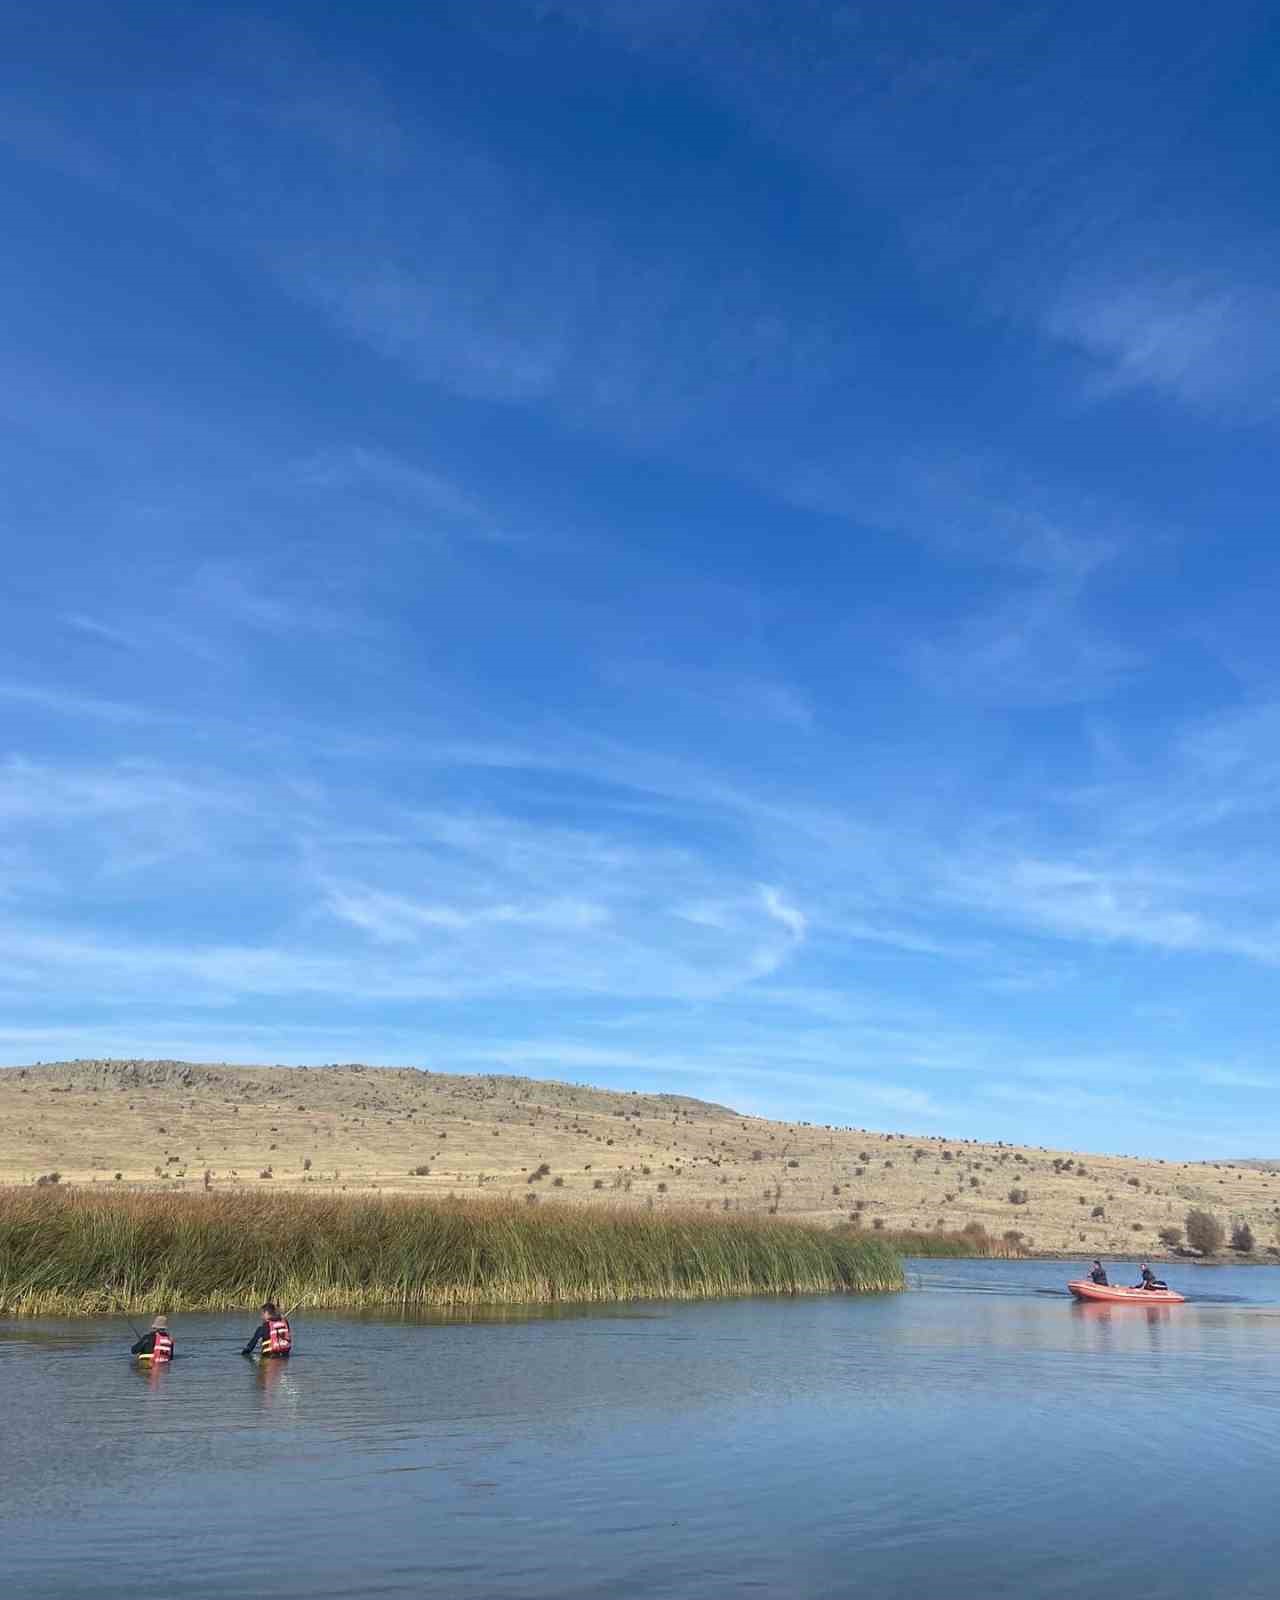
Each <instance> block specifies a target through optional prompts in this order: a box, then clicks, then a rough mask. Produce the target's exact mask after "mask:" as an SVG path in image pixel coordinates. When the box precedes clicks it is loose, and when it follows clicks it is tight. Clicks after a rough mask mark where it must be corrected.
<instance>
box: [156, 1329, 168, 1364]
mask: <svg viewBox="0 0 1280 1600" xmlns="http://www.w3.org/2000/svg"><path fill="white" fill-rule="evenodd" d="M151 1359H152V1360H153V1361H172V1360H173V1335H172V1334H171V1333H170V1332H169V1331H168V1330H167V1329H165V1328H157V1329H156V1330H155V1343H154V1344H153V1345H152V1346H151Z"/></svg>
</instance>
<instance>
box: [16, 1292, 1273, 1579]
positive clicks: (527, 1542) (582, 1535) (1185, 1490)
mask: <svg viewBox="0 0 1280 1600" xmlns="http://www.w3.org/2000/svg"><path fill="white" fill-rule="evenodd" d="M1067 1275H1068V1272H1067V1269H1066V1268H1064V1267H1062V1266H1059V1265H1057V1264H1054V1263H1026V1262H1023V1263H994V1262H945V1263H933V1264H928V1263H921V1264H918V1265H916V1266H913V1268H912V1281H913V1284H915V1285H916V1286H917V1287H916V1289H915V1292H913V1293H911V1294H906V1295H896V1296H886V1297H883V1298H876V1299H835V1298H832V1299H813V1300H796V1301H784V1302H777V1301H763V1300H756V1301H733V1302H729V1303H726V1304H714V1305H667V1304H661V1305H648V1306H643V1307H628V1308H625V1309H621V1310H610V1311H592V1312H587V1313H577V1314H571V1315H561V1316H554V1317H530V1318H505V1319H490V1320H480V1319H473V1320H466V1319H455V1320H449V1321H441V1320H435V1321H424V1322H404V1321H399V1320H391V1319H385V1318H384V1319H378V1320H370V1321H356V1320H353V1319H351V1318H347V1317H337V1316H332V1317H320V1316H315V1317H301V1316H300V1317H299V1318H298V1319H297V1324H296V1330H295V1331H296V1334H297V1339H298V1346H299V1353H298V1354H297V1356H295V1358H294V1360H293V1361H292V1362H291V1363H289V1364H287V1365H283V1364H282V1365H277V1366H274V1367H273V1366H271V1365H269V1364H268V1365H263V1366H255V1365H253V1364H251V1363H250V1362H247V1361H244V1360H243V1359H242V1358H241V1357H240V1356H239V1354H238V1353H237V1352H238V1350H239V1346H240V1345H241V1343H242V1342H243V1341H244V1339H245V1338H246V1336H247V1334H248V1332H249V1331H250V1327H251V1324H252V1318H240V1319H236V1320H233V1319H228V1318H226V1317H180V1318H176V1319H174V1320H175V1332H176V1335H177V1338H178V1349H179V1352H180V1357H181V1359H179V1360H178V1361H176V1362H175V1363H174V1365H173V1366H172V1367H171V1368H170V1369H168V1370H161V1371H160V1372H157V1373H155V1374H147V1373H141V1372H138V1371H137V1370H135V1368H134V1367H133V1366H132V1365H131V1364H130V1363H129V1361H128V1360H127V1359H125V1356H124V1352H125V1351H126V1350H127V1348H128V1344H129V1337H130V1336H129V1335H128V1332H127V1330H124V1329H123V1327H122V1324H121V1323H119V1322H92V1323H85V1322H53V1321H45V1322H38V1323H29V1322H23V1323H0V1566H3V1568H4V1573H5V1584H4V1588H5V1592H6V1593H7V1594H11V1595H13V1596H15V1597H19V1596H20V1597H23V1600H26V1597H33V1600H34V1597H50V1600H52V1597H55V1596H56V1597H58V1600H74V1597H77V1596H87V1595H92V1596H95V1597H109V1596H115V1595H120V1596H124V1595H128V1596H130V1597H133V1600H152V1597H155V1600H160V1597H163V1600H203V1597H213V1596H218V1597H221V1596H229V1595H237V1596H241V1595H247V1594H252V1593H255V1592H270V1593H271V1594H272V1595H273V1596H276V1597H279V1600H301V1597H303V1596H306V1597H308V1600H321V1597H326V1596H343V1597H346V1596H352V1597H364V1596H378V1597H386V1600H399V1597H402V1596H404V1597H408V1596H421V1595H440V1596H450V1597H456V1600H470V1597H481V1596H483V1597H486V1600H487V1597H494V1600H498V1597H501V1600H506V1597H512V1600H525V1597H529V1600H552V1597H555V1600H565V1597H571V1596H606V1595H607V1596H610V1597H614V1600H630V1597H635V1596H662V1597H664V1600H679V1597H685V1596H690V1597H703V1596H718V1595H737V1594H742V1595H751V1594H761V1595H787V1596H800V1597H807V1596H814V1597H818V1596H833V1597H834V1596H846V1595H849V1596H854V1595H857V1596H868V1597H871V1596H876V1597H879V1596H912V1597H919V1596H925V1595H937V1594H952V1595H979V1594H981V1595H984V1596H999V1595H1011V1596H1012V1595H1017V1596H1020V1597H1036V1596H1057V1595H1080V1596H1086V1595H1088V1596H1092V1595H1099V1596H1101V1595H1103V1594H1111V1593H1113V1592H1114V1591H1115V1590H1116V1589H1117V1588H1119V1589H1121V1590H1122V1591H1123V1592H1124V1594H1125V1595H1126V1596H1130V1597H1133V1596H1160V1597H1190V1596H1196V1597H1197V1600H1203V1597H1206V1596H1213V1597H1234V1596H1255V1595H1256V1596H1262V1595H1267V1596H1272V1595H1274V1594H1275V1593H1276V1591H1277V1584H1278V1582H1280V1579H1278V1577H1277V1558H1278V1557H1280V1532H1278V1531H1277V1518H1276V1500H1277V1475H1276V1466H1277V1458H1278V1444H1280V1268H1275V1269H1272V1268H1251V1269H1250V1268H1236V1269H1232V1268H1221V1269H1214V1268H1194V1267H1188V1268H1185V1269H1181V1270H1178V1271H1172V1269H1171V1277H1172V1280H1173V1281H1174V1282H1175V1283H1176V1284H1178V1285H1179V1286H1180V1287H1183V1288H1184V1289H1185V1290H1187V1291H1188V1292H1190V1293H1191V1294H1192V1295H1194V1296H1195V1300H1194V1302H1193V1303H1192V1304H1189V1305H1187V1306H1185V1307H1175V1308H1160V1309H1152V1308H1145V1307H1139V1308H1129V1307H1116V1308H1111V1307H1102V1306H1095V1307H1086V1306H1077V1305H1075V1304H1074V1303H1073V1302H1071V1301H1070V1300H1069V1299H1067V1298H1066V1297H1065V1294H1064V1292H1063V1290H1062V1285H1063V1283H1064V1281H1065V1278H1066V1277H1067ZM1115 1276H1117V1277H1121V1276H1122V1275H1121V1274H1115Z"/></svg>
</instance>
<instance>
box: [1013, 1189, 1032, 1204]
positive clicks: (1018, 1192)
mask: <svg viewBox="0 0 1280 1600" xmlns="http://www.w3.org/2000/svg"><path fill="white" fill-rule="evenodd" d="M1030 1198H1031V1196H1030V1195H1029V1194H1028V1193H1027V1191H1026V1190H1025V1189H1010V1190H1009V1204H1010V1205H1011V1206H1025V1205H1026V1203H1027V1201H1028V1200H1029V1199H1030Z"/></svg>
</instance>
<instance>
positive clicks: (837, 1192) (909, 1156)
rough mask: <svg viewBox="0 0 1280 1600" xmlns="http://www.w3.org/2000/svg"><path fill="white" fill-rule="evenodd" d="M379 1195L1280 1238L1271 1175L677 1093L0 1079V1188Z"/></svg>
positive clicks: (506, 1080) (307, 1080)
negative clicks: (1209, 1224)
mask: <svg viewBox="0 0 1280 1600" xmlns="http://www.w3.org/2000/svg"><path fill="white" fill-rule="evenodd" d="M55 1173H56V1174H57V1175H58V1180H59V1181H60V1182H62V1183H75V1184H116V1185H121V1186H127V1185H134V1186H148V1187H154V1186H157V1185H160V1184H163V1185H164V1186H165V1187H166V1188H168V1187H175V1188H176V1187H186V1188H188V1189H191V1188H201V1187H208V1188H212V1189H214V1190H218V1191H225V1190H227V1189H230V1188H237V1187H240V1188H250V1189H252V1188H259V1189H261V1190H262V1191H263V1192H270V1191H273V1190H279V1189H282V1188H286V1187H287V1188H301V1187H303V1186H307V1187H308V1188H309V1189H310V1190H311V1191H312V1192H316V1191H320V1192H325V1191H333V1190H346V1191H349V1192H353V1193H354V1192H360V1191H365V1192H367V1191H370V1190H373V1189H379V1190H383V1191H387V1192H396V1193H407V1194H424V1195H433V1194H434V1195H446V1194H452V1195H459V1196H465V1195H468V1194H485V1195H502V1194H507V1195H511V1194H517V1195H523V1196H528V1197H534V1196H537V1197H546V1198H548V1199H550V1198H552V1197H553V1196H554V1197H555V1198H556V1199H558V1200H567V1201H573V1202H576V1203H580V1204H583V1205H593V1204H600V1203H608V1204H614V1205H616V1204H618V1203H623V1204H631V1205H650V1204H652V1205H654V1206H668V1205H681V1206H686V1205H695V1206H699V1207H703V1208H707V1209H718V1210H724V1211H735V1212H768V1211H772V1210H774V1209H775V1208H776V1211H777V1213H778V1214H780V1215H782V1216H786V1217H793V1218H807V1219H810V1220H813V1221H817V1222H823V1223H835V1222H847V1221H849V1220H850V1219H851V1218H858V1219H860V1221H861V1225H862V1226H864V1227H866V1228H868V1229H874V1228H876V1227H886V1228H934V1227H938V1226H944V1227H946V1228H948V1229H957V1228H961V1227H963V1226H964V1225H965V1224H966V1223H968V1222H980V1223H982V1224H983V1225H984V1226H985V1227H986V1228H987V1229H988V1231H989V1232H991V1233H992V1234H994V1235H995V1236H996V1237H1000V1236H1001V1235H1003V1234H1004V1233H1005V1232H1006V1231H1007V1230H1009V1229H1016V1230H1017V1231H1018V1232H1019V1233H1021V1234H1022V1236H1023V1239H1024V1243H1025V1244H1026V1245H1027V1246H1028V1247H1030V1248H1034V1249H1036V1250H1045V1251H1068V1252H1071V1253H1073V1254H1075V1253H1079V1254H1081V1255H1093V1254H1098V1253H1104V1252H1105V1253H1117V1254H1127V1255H1135V1254H1138V1253H1141V1252H1150V1253H1157V1252H1158V1251H1159V1249H1160V1245H1159V1242H1158V1234H1159V1230H1160V1229H1161V1228H1166V1227H1169V1226H1174V1227H1178V1226H1181V1224H1182V1222H1183V1219H1184V1217H1185V1215H1186V1212H1187V1210H1188V1208H1190V1207H1192V1206H1196V1207H1201V1208H1203V1209H1205V1210H1208V1211H1210V1212H1212V1213H1214V1214H1215V1215H1216V1216H1217V1217H1218V1218H1219V1219H1220V1220H1221V1221H1222V1222H1223V1223H1224V1224H1226V1225H1227V1226H1228V1227H1230V1225H1231V1224H1232V1223H1233V1222H1235V1221H1236V1220H1238V1219H1243V1220H1245V1221H1247V1222H1248V1223H1249V1225H1250V1226H1251V1228H1252V1230H1253V1233H1254V1235H1255V1237H1256V1239H1257V1246H1258V1249H1259V1250H1265V1249H1267V1248H1268V1247H1272V1246H1275V1245H1276V1243H1277V1239H1278V1238H1280V1234H1278V1233H1277V1225H1278V1224H1280V1170H1277V1169H1274V1168H1266V1167H1262V1166H1259V1165H1254V1164H1245V1163H1243V1162H1240V1163H1234V1164H1231V1163H1222V1164H1212V1165H1210V1164H1200V1163H1185V1164H1177V1163H1166V1162H1163V1161H1151V1160H1139V1159H1137V1158H1129V1157H1125V1156H1098V1155H1088V1154H1084V1155H1082V1154H1080V1153H1079V1152H1076V1151H1072V1150H1049V1149H1042V1148H1029V1147H1023V1148H1018V1147H1016V1146H1011V1145H1001V1144H978V1143H973V1142H969V1141H965V1140H954V1139H952V1140H948V1139H941V1138H921V1137H916V1136H913V1135H910V1134H883V1133H869V1132H866V1131H865V1130H863V1129H858V1128H841V1127H824V1126H814V1125H811V1124H809V1123H789V1122H768V1121H764V1120H762V1119H759V1118H756V1117H745V1116H742V1115H739V1114H738V1113H737V1112H734V1111H731V1110H729V1109H727V1108H726V1107H724V1106H718V1105H711V1104H708V1103H706V1102H704V1101H699V1100H690V1099H685V1098H683V1097H681V1096H678V1095H652V1094H639V1093H619V1092H616V1091H612V1090H607V1089H592V1088H585V1087H581V1086H578V1085H574V1084H565V1083H550V1082H541V1081H537V1080H533V1079H528V1078H514V1077H501V1076H477V1077H463V1076H457V1075H454V1074H446V1073H435V1072H419V1071H414V1070H409V1069H405V1070H399V1069H392V1068H373V1067H362V1066H333V1067H312V1068H304V1067H234V1066H218V1065H209V1066H197V1065H191V1064H187V1063H184V1062H174V1061H77V1062H67V1063H61V1064H58V1065H53V1066H36V1067H27V1068H18V1067H15V1068H10V1069H7V1070H4V1071H0V1183H6V1184H30V1183H34V1182H36V1181H37V1180H38V1179H40V1178H41V1177H45V1178H46V1179H47V1178H48V1176H49V1175H51V1174H55Z"/></svg>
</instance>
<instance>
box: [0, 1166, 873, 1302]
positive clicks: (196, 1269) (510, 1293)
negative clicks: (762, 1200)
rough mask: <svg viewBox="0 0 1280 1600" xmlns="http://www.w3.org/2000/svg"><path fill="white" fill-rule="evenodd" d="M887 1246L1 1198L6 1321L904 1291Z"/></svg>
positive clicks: (552, 1213) (432, 1215) (452, 1207)
mask: <svg viewBox="0 0 1280 1600" xmlns="http://www.w3.org/2000/svg"><path fill="white" fill-rule="evenodd" d="M902 1286H903V1277H902V1268H901V1264H900V1262H899V1259H898V1257H897V1255H896V1254H895V1252H894V1251H893V1250H892V1249H891V1248H890V1247H889V1246H888V1245H887V1244H885V1243H882V1242H881V1241H880V1240H878V1239H871V1238H858V1237H853V1236H849V1235H843V1234H836V1233H832V1232H830V1231H826V1230H823V1229H818V1228H813V1227H807V1226H805V1225H803V1224H800V1223H786V1222H778V1221H774V1220H773V1219H770V1218H759V1219H757V1218H750V1217H744V1218H731V1217H723V1216H721V1217H712V1216H707V1215H706V1214H705V1213H695V1212H681V1211H675V1210H672V1211H638V1210H631V1209H621V1208H619V1209H607V1210H606V1209H599V1208H594V1207H593V1208H592V1209H590V1210H587V1209H585V1208H582V1209H578V1208H575V1207H572V1206H557V1205H546V1204H543V1205H539V1206H537V1207H536V1208H534V1207H532V1206H527V1205H519V1204H516V1203H514V1202H511V1201H506V1200H453V1201H449V1200H445V1201H438V1200H430V1201H428V1200H413V1199H365V1198H359V1199H357V1198H352V1199H346V1198H328V1197H312V1196H309V1195H300V1194H284V1195H270V1196H267V1195H264V1196H258V1195H241V1194H232V1195H219V1194H211V1195H210V1194H163V1193H158V1192H142V1193H138V1192H133V1193H128V1194H123V1195H116V1194H105V1195H104V1194H91V1193H88V1192H86V1191H84V1190H70V1191H59V1190H56V1189H41V1190H39V1191H36V1190H34V1189H10V1190H7V1191H0V1312H3V1313H5V1314H7V1315H10V1316H15V1315H17V1316H22V1315H30V1316H38V1315H44V1314H62V1315H66V1314H86V1315H88V1314H93V1313H96V1312H102V1311H105V1310H106V1309H108V1307H109V1306H111V1305H112V1304H113V1303H115V1304H122V1305H123V1306H124V1307H125V1308H126V1309H127V1310H129V1311H132V1312H138V1313H142V1314H146V1313H150V1312H156V1311H196V1310H220V1309H225V1308H231V1307H242V1306H253V1305H257V1304H260V1303H261V1301H262V1300H263V1299H264V1298H265V1297H267V1296H273V1297H274V1298H275V1299H276V1300H281V1301H284V1302H286V1303H287V1304H290V1305H294V1304H297V1305H302V1306H315V1307H319V1306H331V1307H360V1306H370V1307H372V1306H393V1305H394V1306H460V1305H485V1304H490V1305H498V1304H506V1305H512V1304H519V1303H535V1302H545V1301H579V1302H582V1301H606V1300H639V1299H651V1298H663V1299H699V1298H708V1297H713V1296H718V1295H743V1294H805V1293H830V1292H833V1291H846V1292H851V1293H870V1292H876V1291H881V1290H891V1289H900V1288H902Z"/></svg>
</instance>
